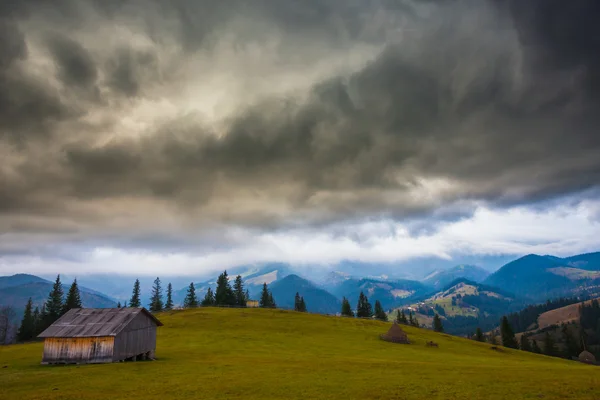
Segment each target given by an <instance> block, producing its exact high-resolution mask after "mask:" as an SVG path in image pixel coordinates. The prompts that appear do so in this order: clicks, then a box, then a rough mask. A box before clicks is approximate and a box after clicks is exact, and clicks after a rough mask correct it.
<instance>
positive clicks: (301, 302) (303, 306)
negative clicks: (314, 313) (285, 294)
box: [300, 296, 306, 312]
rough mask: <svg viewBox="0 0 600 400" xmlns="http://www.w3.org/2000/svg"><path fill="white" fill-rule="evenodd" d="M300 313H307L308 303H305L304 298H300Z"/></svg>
mask: <svg viewBox="0 0 600 400" xmlns="http://www.w3.org/2000/svg"><path fill="white" fill-rule="evenodd" d="M300 312H306V303H305V302H304V296H302V297H300Z"/></svg>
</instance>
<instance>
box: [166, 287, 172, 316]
mask: <svg viewBox="0 0 600 400" xmlns="http://www.w3.org/2000/svg"><path fill="white" fill-rule="evenodd" d="M172 309H173V285H171V283H170V282H169V284H168V285H167V302H166V303H165V311H171V310H172Z"/></svg>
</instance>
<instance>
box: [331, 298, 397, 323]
mask: <svg viewBox="0 0 600 400" xmlns="http://www.w3.org/2000/svg"><path fill="white" fill-rule="evenodd" d="M340 313H341V314H342V316H343V317H354V316H356V317H357V318H375V319H378V320H381V321H387V320H388V317H387V314H386V312H385V311H384V309H383V307H382V306H381V303H380V302H379V300H376V301H375V310H373V306H372V305H371V303H370V302H369V299H368V297H367V296H366V295H365V294H364V293H363V292H362V291H361V292H360V295H359V296H358V303H357V305H356V314H355V313H354V311H353V310H352V306H351V305H350V302H349V301H348V299H347V298H345V297H344V298H343V299H342V309H341V312H340Z"/></svg>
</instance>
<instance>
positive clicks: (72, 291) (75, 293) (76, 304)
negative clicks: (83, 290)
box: [62, 279, 81, 314]
mask: <svg viewBox="0 0 600 400" xmlns="http://www.w3.org/2000/svg"><path fill="white" fill-rule="evenodd" d="M72 308H81V296H80V294H79V286H77V279H75V280H74V281H73V283H72V284H71V287H70V288H69V292H68V293H67V299H66V300H65V304H64V305H63V311H62V312H63V314H64V313H66V312H67V311H69V310H70V309H72Z"/></svg>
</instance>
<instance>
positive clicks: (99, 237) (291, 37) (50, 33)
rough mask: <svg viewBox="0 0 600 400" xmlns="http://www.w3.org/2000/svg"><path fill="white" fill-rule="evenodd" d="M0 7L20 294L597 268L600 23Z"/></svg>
mask: <svg viewBox="0 0 600 400" xmlns="http://www.w3.org/2000/svg"><path fill="white" fill-rule="evenodd" d="M49 3H50V2H47V1H41V0H23V1H8V2H7V1H2V2H0V38H1V40H0V274H1V273H4V274H10V273H16V272H29V273H47V272H63V273H78V274H81V273H85V272H117V273H119V272H120V273H124V272H128V273H137V274H143V273H148V274H155V273H160V272H162V271H165V270H167V271H169V273H171V274H186V275H193V274H198V273H201V272H206V271H208V270H211V269H215V270H218V269H222V268H223V267H231V266H235V265H241V264H253V263H263V262H275V261H281V262H289V263H292V264H295V265H303V264H312V265H314V264H322V265H334V264H336V263H338V262H340V261H342V260H355V261H360V262H364V263H383V262H407V261H410V260H413V259H419V258H420V257H438V258H440V259H445V260H449V259H450V260H457V262H458V261H459V260H460V259H461V257H465V256H473V255H482V256H485V255H501V254H510V255H515V256H518V255H523V254H526V253H530V252H535V253H542V254H547V253H552V254H555V255H570V254H576V253H580V252H587V251H596V250H600V245H599V244H598V243H599V241H598V238H599V237H600V194H599V193H600V192H599V189H600V188H599V186H600V133H599V132H600V131H599V128H600V107H599V106H600V52H599V51H598V48H600V27H599V26H598V24H597V18H598V17H600V2H598V1H596V0H573V1H568V2H567V1H558V0H528V1H523V0H514V1H513V0H472V1H468V0H454V1H449V0H448V1H442V0H438V1H435V0H344V1H340V0H203V1H197V0H172V1H169V2H166V1H162V0H64V1H56V2H51V3H52V5H50V4H49Z"/></svg>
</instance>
